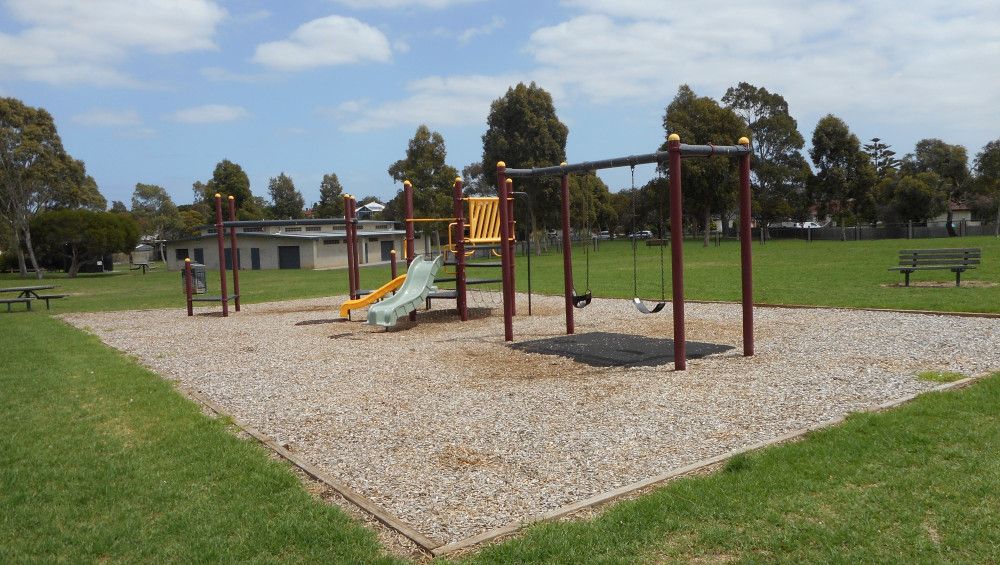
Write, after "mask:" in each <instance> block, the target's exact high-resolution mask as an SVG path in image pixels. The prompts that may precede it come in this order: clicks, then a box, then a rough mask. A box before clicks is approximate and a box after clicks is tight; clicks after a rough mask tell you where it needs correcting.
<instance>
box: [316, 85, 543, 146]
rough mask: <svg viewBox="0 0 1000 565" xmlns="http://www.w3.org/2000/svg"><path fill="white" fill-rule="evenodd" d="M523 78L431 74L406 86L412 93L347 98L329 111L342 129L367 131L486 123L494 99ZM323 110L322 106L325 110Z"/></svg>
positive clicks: (327, 113)
mask: <svg viewBox="0 0 1000 565" xmlns="http://www.w3.org/2000/svg"><path fill="white" fill-rule="evenodd" d="M519 80H523V79H521V78H519V77H515V76H498V77H493V76H483V75H468V76H453V77H427V78H423V79H420V80H416V81H413V82H411V83H409V84H408V85H407V86H406V90H407V91H409V93H410V94H409V96H407V97H406V98H404V99H402V100H395V101H391V102H387V103H384V104H380V105H378V106H374V107H372V106H370V105H369V104H368V103H367V101H363V100H351V101H348V102H344V103H343V104H341V105H340V106H338V107H337V108H335V109H333V110H328V111H326V112H323V113H325V114H326V115H329V116H331V117H333V118H335V119H339V120H341V121H343V122H344V124H343V125H342V126H341V129H343V130H344V131H351V132H363V131H370V130H375V129H382V128H388V127H393V126H398V125H411V126H412V125H418V124H428V125H429V126H431V127H441V126H458V125H475V124H480V125H481V124H485V123H486V116H487V115H488V114H489V110H490V103H491V102H492V101H493V100H495V99H497V98H499V97H501V96H503V94H504V92H506V91H507V88H508V87H509V86H510V85H512V84H515V83H516V82H518V81H519ZM321 112H322V110H321Z"/></svg>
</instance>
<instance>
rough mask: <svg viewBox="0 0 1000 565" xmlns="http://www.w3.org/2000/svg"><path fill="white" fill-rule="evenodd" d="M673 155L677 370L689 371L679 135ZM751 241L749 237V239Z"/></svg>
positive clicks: (670, 141)
mask: <svg viewBox="0 0 1000 565" xmlns="http://www.w3.org/2000/svg"><path fill="white" fill-rule="evenodd" d="M667 147H668V149H667V151H668V153H669V154H670V159H669V161H670V239H671V242H670V265H671V267H670V276H671V285H672V288H671V292H670V294H671V298H672V300H673V309H674V370H675V371H684V370H686V369H687V343H686V341H685V340H686V339H687V338H686V336H685V333H684V230H683V226H682V222H683V221H684V215H683V214H682V209H681V207H682V206H683V205H684V204H683V203H684V199H683V197H682V196H681V138H680V136H679V135H677V134H676V133H672V134H670V137H668V138H667ZM748 239H749V238H748Z"/></svg>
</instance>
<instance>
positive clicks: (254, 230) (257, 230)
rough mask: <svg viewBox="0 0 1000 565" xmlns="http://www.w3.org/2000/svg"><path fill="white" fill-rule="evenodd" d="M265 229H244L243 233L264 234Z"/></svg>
mask: <svg viewBox="0 0 1000 565" xmlns="http://www.w3.org/2000/svg"><path fill="white" fill-rule="evenodd" d="M262 231H264V228H243V233H252V232H262Z"/></svg>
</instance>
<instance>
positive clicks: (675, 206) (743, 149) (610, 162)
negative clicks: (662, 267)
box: [497, 134, 754, 371]
mask: <svg viewBox="0 0 1000 565" xmlns="http://www.w3.org/2000/svg"><path fill="white" fill-rule="evenodd" d="M750 154H751V151H750V140H749V139H747V138H746V137H743V138H740V140H739V142H738V144H737V145H712V144H709V145H689V144H683V143H681V140H680V136H678V135H677V134H671V135H670V136H669V137H668V139H667V150H666V151H658V152H656V153H649V154H645V155H632V156H629V157H618V158H612V159H605V160H602V161H586V162H582V163H574V164H566V163H563V164H561V165H556V166H551V167H540V168H532V169H508V168H507V165H506V163H504V162H503V161H500V162H498V163H497V192H498V194H499V197H500V200H501V201H503V200H505V199H507V198H509V196H510V191H511V189H512V183H511V179H510V178H508V177H522V178H531V177H545V176H554V175H560V176H561V177H562V179H561V180H562V184H561V198H562V237H563V245H562V250H563V273H564V296H565V309H566V314H565V317H566V333H567V334H572V333H574V325H573V308H574V305H575V304H578V303H579V302H580V297H578V296H576V294H575V290H574V288H573V264H572V245H571V242H570V212H569V175H570V174H571V173H575V172H589V171H594V170H597V169H609V168H616V167H626V166H627V167H635V166H636V165H640V164H649V163H656V164H657V165H662V164H663V163H664V162H666V163H667V166H668V170H669V176H670V239H671V242H670V253H671V282H672V285H671V287H672V289H671V300H672V306H673V308H672V309H673V330H674V368H675V370H678V371H683V370H685V369H686V368H687V352H686V340H685V339H686V338H685V325H684V239H683V227H682V223H683V202H684V199H683V193H682V188H681V160H682V159H683V158H693V157H713V156H717V155H718V156H732V157H737V158H738V159H739V171H740V172H739V179H740V180H739V183H740V190H739V207H740V258H741V272H742V278H741V282H742V306H743V355H744V356H748V357H749V356H752V355H753V354H754V341H753V269H752V259H751V235H750V221H751V220H750ZM512 215H513V214H512V212H511V211H510V210H508V209H507V207H506V206H502V207H501V208H500V238H501V240H506V239H507V238H509V237H510V234H511V231H512V225H511V224H510V223H509V218H511V217H512ZM501 251H502V252H501V271H502V273H503V293H502V296H503V316H504V340H505V341H513V340H514V329H513V317H514V315H515V314H516V312H515V308H514V257H513V255H514V254H513V249H512V248H511V247H510V246H506V245H504V246H501ZM633 300H634V302H635V303H636V305H637V307H638V306H643V308H644V305H642V302H641V300H640V299H639V297H635V298H634V299H633ZM643 308H639V309H640V311H643ZM654 310H655V311H659V308H656V309H654Z"/></svg>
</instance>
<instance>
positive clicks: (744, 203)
mask: <svg viewBox="0 0 1000 565" xmlns="http://www.w3.org/2000/svg"><path fill="white" fill-rule="evenodd" d="M739 143H740V145H745V146H747V147H750V140H749V139H747V138H745V137H741V138H740V142H739ZM750 207H751V202H750V153H749V152H748V153H747V154H746V155H743V156H742V157H740V230H741V231H742V232H743V234H744V236H745V237H742V238H740V270H741V273H742V275H743V277H742V278H743V281H742V282H743V355H744V356H746V357H749V356H751V355H753V350H754V344H753V261H752V257H751V250H752V246H751V245H750V236H749V234H750ZM762 229H763V228H762ZM810 229H811V228H810Z"/></svg>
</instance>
